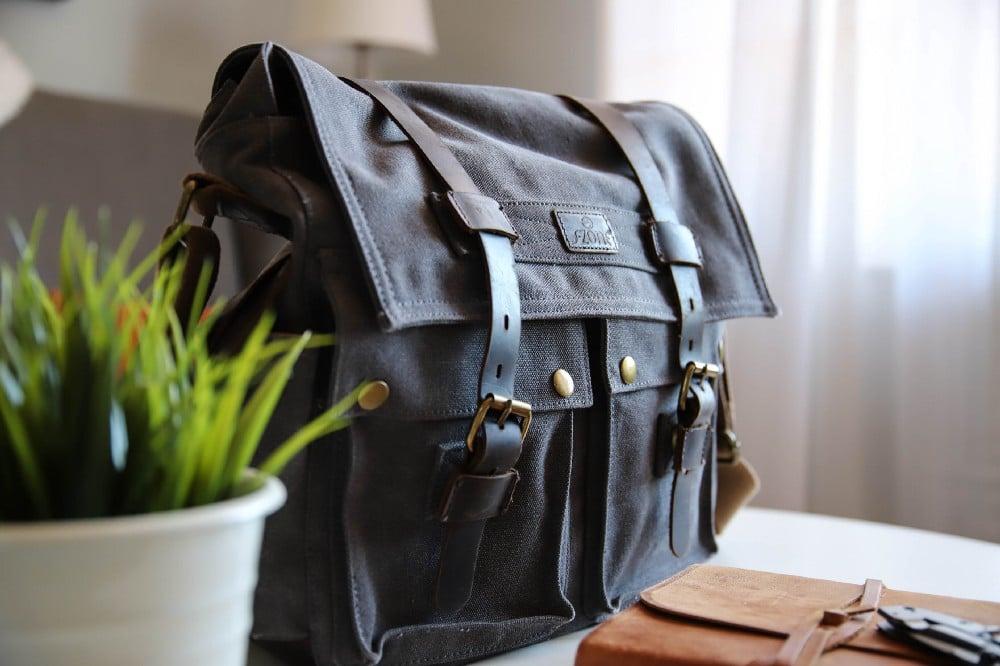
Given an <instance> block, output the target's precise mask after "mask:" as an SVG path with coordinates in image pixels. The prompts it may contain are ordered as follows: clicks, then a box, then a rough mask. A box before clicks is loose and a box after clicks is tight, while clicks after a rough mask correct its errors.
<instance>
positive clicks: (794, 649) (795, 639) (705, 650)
mask: <svg viewBox="0 0 1000 666" xmlns="http://www.w3.org/2000/svg"><path fill="white" fill-rule="evenodd" d="M898 604H903V605H909V606H917V607H921V608H927V609H931V610H935V611H939V612H943V613H948V614H950V615H955V616H958V617H962V618H966V619H970V620H975V621H977V622H981V623H983V624H1000V604H997V603H991V602H988V601H973V600H969V599H956V598H953V597H942V596H936V595H931V594H918V593H914V592H901V591H898V590H890V589H888V588H886V587H884V586H883V585H882V584H881V582H879V581H874V580H869V581H866V582H865V583H864V584H860V585H855V584H851V583H838V582H834V581H828V580H819V579H815V578H801V577H798V576H786V575H782V574H774V573H767V572H763V571H750V570H747V569H734V568H729V567H717V566H711V565H695V566H692V567H689V568H687V569H685V570H684V571H682V572H681V573H679V574H677V575H676V576H674V577H673V578H670V579H668V580H666V581H664V582H662V583H659V584H658V585H655V586H653V587H651V588H649V589H648V590H646V591H645V592H643V593H642V596H641V602H640V603H637V604H636V605H635V606H633V607H632V608H630V609H629V610H626V611H624V612H623V613H621V614H619V615H618V616H616V617H614V618H612V619H610V620H608V621H607V622H605V623H604V624H603V625H601V626H600V627H598V628H597V629H596V630H595V631H594V632H592V633H591V634H590V635H589V636H587V638H586V639H584V641H583V642H582V643H581V644H580V649H579V651H578V652H577V656H576V666H605V665H611V666H652V665H653V664H657V665H661V664H705V665H710V664H749V663H756V664H815V663H818V664H822V665H824V666H828V665H834V664H845V665H848V664H900V663H907V662H910V663H912V662H914V661H916V662H923V663H940V658H939V657H937V658H936V657H935V656H934V655H933V654H931V653H928V652H924V651H923V650H921V649H919V648H916V647H911V646H910V645H908V644H906V643H902V642H899V641H895V640H891V639H889V638H887V637H885V636H883V635H882V634H881V633H880V632H879V631H878V630H877V628H876V624H877V613H876V609H877V607H878V606H880V605H881V606H891V605H898Z"/></svg>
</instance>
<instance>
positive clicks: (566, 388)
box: [552, 368, 574, 398]
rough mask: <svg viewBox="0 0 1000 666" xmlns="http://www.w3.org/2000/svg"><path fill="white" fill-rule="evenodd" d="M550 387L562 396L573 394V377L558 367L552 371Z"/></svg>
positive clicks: (566, 396)
mask: <svg viewBox="0 0 1000 666" xmlns="http://www.w3.org/2000/svg"><path fill="white" fill-rule="evenodd" d="M552 388H554V389H555V390H556V393H558V394H559V395H561V396H562V397H564V398H568V397H570V396H571V395H573V390H574V386H573V377H572V375H570V374H569V373H568V372H566V371H565V370H563V369H562V368H559V369H558V370H556V371H555V372H553V373H552Z"/></svg>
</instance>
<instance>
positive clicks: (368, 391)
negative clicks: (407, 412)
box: [358, 379, 389, 412]
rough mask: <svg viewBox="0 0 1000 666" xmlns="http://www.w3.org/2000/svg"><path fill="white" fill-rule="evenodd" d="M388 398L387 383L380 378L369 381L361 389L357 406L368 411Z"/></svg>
mask: <svg viewBox="0 0 1000 666" xmlns="http://www.w3.org/2000/svg"><path fill="white" fill-rule="evenodd" d="M388 399H389V385H388V384H387V383H386V382H384V381H382V380H381V379H380V380H378V381H374V382H371V383H370V384H368V385H367V386H365V387H364V388H363V389H361V394H360V395H358V407H360V408H361V409H363V410H365V411H366V412H370V411H371V410H373V409H378V408H379V407H381V406H382V404H383V403H384V402H385V401H386V400H388Z"/></svg>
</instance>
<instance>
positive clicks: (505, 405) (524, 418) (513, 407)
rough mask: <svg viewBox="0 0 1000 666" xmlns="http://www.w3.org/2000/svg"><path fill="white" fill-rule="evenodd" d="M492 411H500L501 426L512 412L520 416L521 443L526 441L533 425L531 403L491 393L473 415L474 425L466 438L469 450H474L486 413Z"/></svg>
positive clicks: (499, 422)
mask: <svg viewBox="0 0 1000 666" xmlns="http://www.w3.org/2000/svg"><path fill="white" fill-rule="evenodd" d="M490 411H496V412H499V413H500V416H498V417H497V424H498V425H499V426H500V427H501V428H502V427H504V424H505V423H506V422H507V419H508V418H510V416H511V415H512V414H513V415H514V416H517V417H518V418H520V419H521V423H520V428H521V443H524V438H525V437H527V436H528V428H529V427H530V426H531V405H530V404H528V403H526V402H521V401H520V400H514V399H513V398H505V397H504V396H502V395H494V394H492V393H490V394H489V395H488V396H486V397H485V398H483V401H482V402H481V403H479V409H477V410H476V415H475V416H473V417H472V427H471V428H469V435H468V436H467V437H466V438H465V445H466V446H467V447H468V449H469V451H472V446H473V444H474V442H475V441H476V434H477V433H478V432H479V429H480V428H481V427H482V426H483V421H485V420H486V415H487V414H488V413H489V412H490Z"/></svg>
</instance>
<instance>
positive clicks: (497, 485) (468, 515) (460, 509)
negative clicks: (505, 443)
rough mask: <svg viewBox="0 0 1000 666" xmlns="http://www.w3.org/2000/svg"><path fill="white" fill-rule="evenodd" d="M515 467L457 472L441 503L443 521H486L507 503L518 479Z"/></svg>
mask: <svg viewBox="0 0 1000 666" xmlns="http://www.w3.org/2000/svg"><path fill="white" fill-rule="evenodd" d="M519 478H520V477H519V475H518V473H517V470H513V469H512V470H510V471H508V472H506V473H503V474H495V475H481V474H458V475H456V476H455V477H454V478H452V480H451V483H450V484H449V486H448V490H447V491H446V492H445V495H444V501H443V502H442V503H441V511H440V515H439V518H440V520H441V522H443V523H459V522H470V521H477V520H488V519H490V518H496V517H497V516H499V515H501V514H502V513H504V512H505V511H507V508H508V507H509V506H510V501H511V498H513V496H514V488H515V486H517V482H518V479H519Z"/></svg>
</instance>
